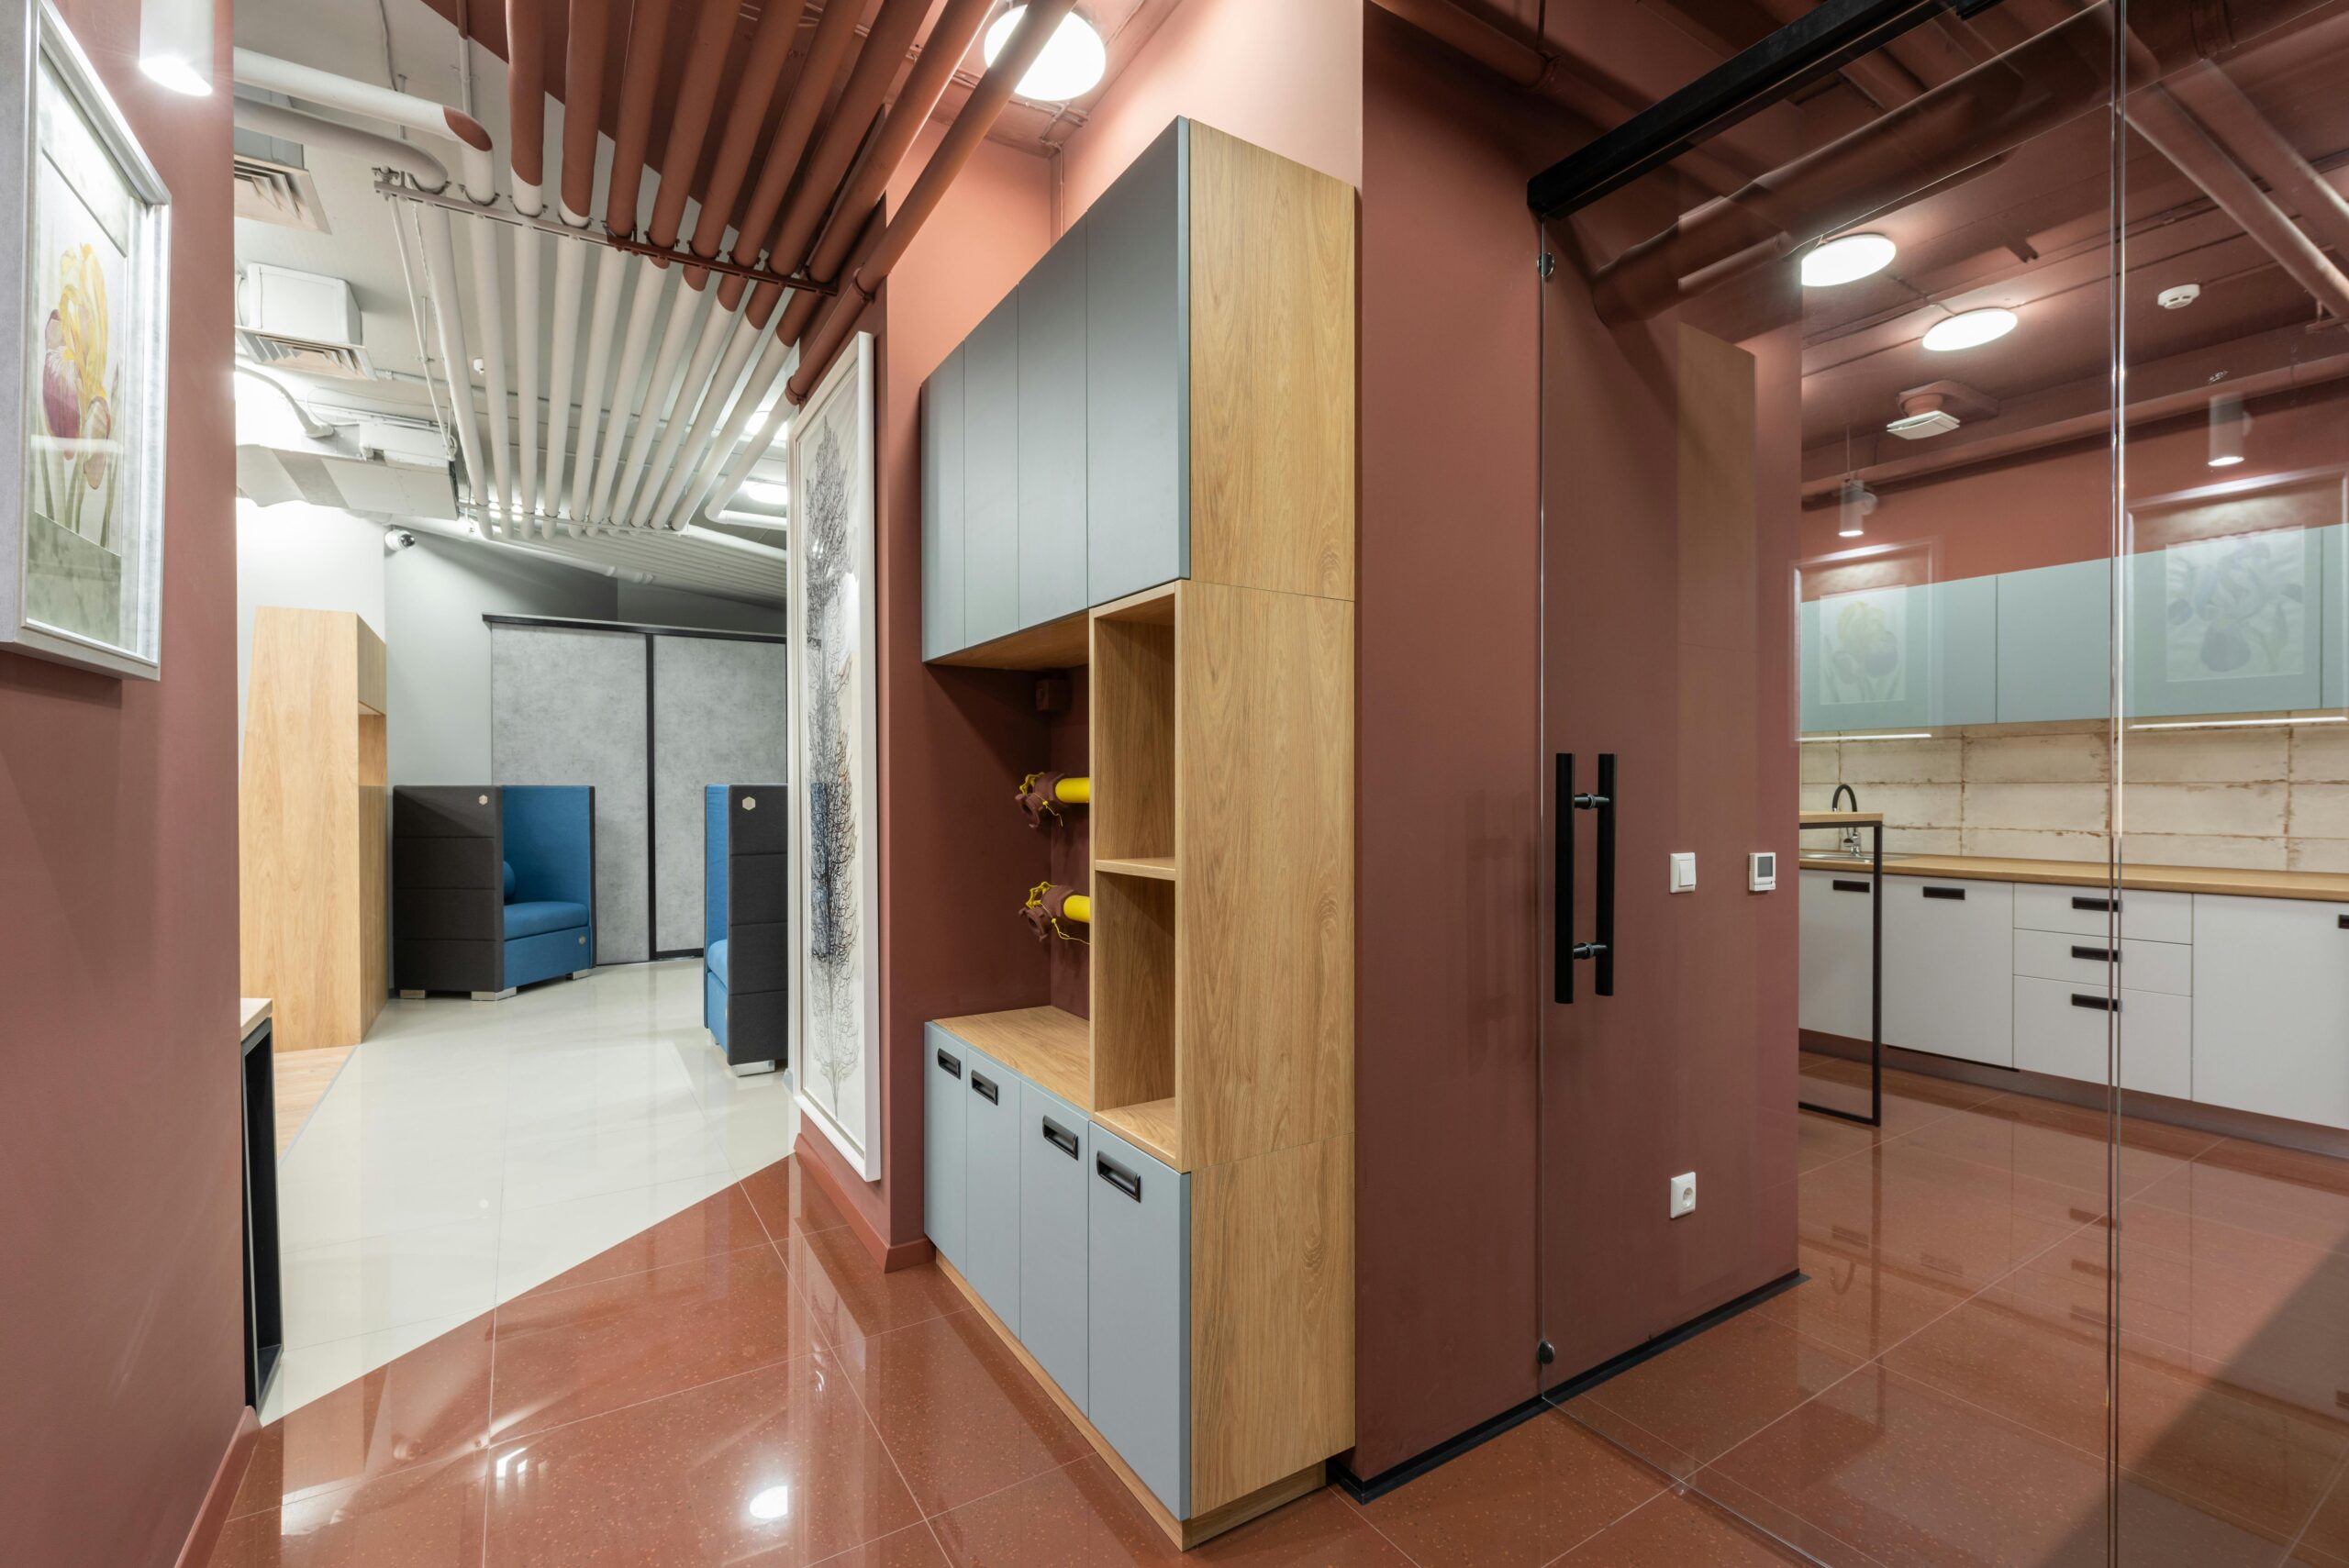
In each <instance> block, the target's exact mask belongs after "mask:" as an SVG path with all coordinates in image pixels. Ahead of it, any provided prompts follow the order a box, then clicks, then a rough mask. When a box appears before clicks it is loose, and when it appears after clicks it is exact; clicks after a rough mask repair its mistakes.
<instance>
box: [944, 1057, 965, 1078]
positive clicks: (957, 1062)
mask: <svg viewBox="0 0 2349 1568" xmlns="http://www.w3.org/2000/svg"><path fill="white" fill-rule="evenodd" d="M938 1064H939V1065H940V1066H941V1067H943V1068H945V1069H946V1075H947V1076H948V1077H950V1078H960V1077H961V1076H962V1075H963V1063H962V1060H961V1059H960V1058H959V1057H952V1056H949V1055H947V1054H946V1053H945V1052H944V1051H940V1052H939V1053H938Z"/></svg>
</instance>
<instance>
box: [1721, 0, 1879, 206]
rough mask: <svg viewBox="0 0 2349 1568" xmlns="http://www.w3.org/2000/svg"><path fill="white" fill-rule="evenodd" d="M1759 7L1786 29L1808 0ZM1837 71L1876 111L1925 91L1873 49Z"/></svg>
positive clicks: (1772, 0)
mask: <svg viewBox="0 0 2349 1568" xmlns="http://www.w3.org/2000/svg"><path fill="white" fill-rule="evenodd" d="M1762 8H1763V9H1764V10H1765V11H1767V12H1768V13H1769V14H1770V19H1771V20H1772V21H1774V22H1776V23H1777V24H1778V25H1779V26H1780V27H1785V26H1786V25H1787V24H1788V23H1790V22H1798V21H1800V20H1802V18H1803V17H1806V16H1808V15H1809V12H1810V0H1762ZM1840 72H1841V74H1842V78H1843V80H1844V81H1846V82H1849V83H1851V84H1852V85H1853V86H1854V88H1856V89H1858V91H1859V94H1860V95H1861V96H1862V97H1864V98H1865V99H1867V100H1868V101H1869V102H1870V103H1872V104H1874V105H1875V106H1876V107H1877V108H1879V109H1897V108H1898V107H1899V106H1901V105H1903V104H1905V103H1907V102H1908V101H1909V99H1911V98H1914V97H1916V96H1918V95H1920V94H1921V93H1923V92H1924V90H1925V88H1924V84H1923V83H1920V82H1919V81H1918V80H1917V79H1916V78H1915V77H1913V76H1911V75H1909V72H1907V71H1905V70H1903V69H1902V68H1901V66H1900V63H1899V62H1898V61H1896V60H1892V59H1888V58H1887V57H1886V56H1885V55H1884V54H1882V53H1880V52H1878V51H1877V50H1869V51H1868V52H1867V53H1865V54H1863V55H1860V56H1858V57H1857V58H1855V59H1853V60H1847V61H1844V62H1843V63H1842V67H1840ZM1740 183H1743V182H1740Z"/></svg>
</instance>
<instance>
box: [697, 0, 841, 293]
mask: <svg viewBox="0 0 2349 1568" xmlns="http://www.w3.org/2000/svg"><path fill="white" fill-rule="evenodd" d="M848 8H849V9H853V8H854V7H852V6H851V7H848ZM798 31H799V28H798V20H797V18H796V17H794V16H793V15H792V14H791V9H790V7H789V6H785V5H783V4H780V3H779V0H768V3H767V6H766V7H765V9H764V10H763V11H761V12H760V13H759V28H758V31H757V32H755V33H753V34H752V35H751V52H750V56H749V58H748V59H746V60H745V61H743V62H742V76H741V80H740V81H738V82H737V83H734V100H733V102H732V103H730V104H729V105H728V106H727V109H726V129H725V131H724V133H723V134H722V135H720V137H719V138H718V162H717V164H716V166H715V167H713V168H712V169H711V170H710V174H709V188H708V189H707V191H705V192H704V193H703V194H702V198H701V211H700V213H699V214H698V215H697V216H696V218H695V220H694V232H693V236H692V238H693V247H694V254H695V255H696V256H715V255H717V254H718V246H719V244H720V243H722V242H723V241H724V239H725V238H726V223H727V219H728V218H729V217H732V216H733V212H734V198H735V197H737V196H739V195H741V194H742V176H743V175H744V174H746V173H747V172H749V171H750V167H751V149H752V148H753V147H755V146H756V145H757V142H758V139H759V132H760V131H761V130H762V129H763V128H765V125H766V118H767V105H768V104H769V103H770V102H772V101H773V100H774V84H775V83H776V82H777V81H778V80H780V79H781V77H782V75H783V62H784V60H785V57H786V56H787V55H789V54H790V52H791V45H792V41H793V39H795V38H796V35H797V33H798ZM662 183H663V184H664V185H665V184H666V183H668V182H667V181H665V180H663V181H662Z"/></svg>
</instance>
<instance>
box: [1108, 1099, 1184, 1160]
mask: <svg viewBox="0 0 2349 1568" xmlns="http://www.w3.org/2000/svg"><path fill="white" fill-rule="evenodd" d="M1093 1119H1094V1120H1095V1121H1097V1122H1098V1123H1100V1124H1101V1125H1102V1126H1103V1127H1106V1128H1108V1129H1109V1130H1110V1131H1111V1132H1114V1133H1116V1134H1117V1135H1118V1136H1119V1137H1120V1138H1122V1139H1124V1140H1126V1141H1127V1142H1129V1143H1130V1144H1132V1145H1133V1146H1134V1147H1135V1148H1137V1149H1139V1150H1141V1151H1142V1152H1143V1153H1145V1154H1148V1155H1151V1156H1152V1157H1154V1158H1156V1159H1159V1160H1163V1161H1164V1162H1166V1163H1167V1164H1169V1165H1172V1166H1173V1167H1175V1169H1176V1170H1178V1171H1182V1170H1187V1169H1188V1168H1189V1167H1187V1166H1186V1165H1185V1164H1184V1163H1183V1112H1182V1108H1181V1107H1180V1106H1177V1105H1175V1100H1174V1097H1173V1096H1172V1095H1169V1096H1168V1097H1167V1098H1165V1099H1163V1100H1151V1101H1148V1102H1146V1103H1145V1104H1142V1105H1139V1106H1119V1107H1118V1108H1117V1109H1115V1110H1108V1111H1095V1112H1094V1113H1093Z"/></svg>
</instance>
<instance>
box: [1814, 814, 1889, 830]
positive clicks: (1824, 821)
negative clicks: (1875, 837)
mask: <svg viewBox="0 0 2349 1568" xmlns="http://www.w3.org/2000/svg"><path fill="white" fill-rule="evenodd" d="M1883 820H1884V813H1883V812H1881V811H1806V812H1804V813H1803V814H1802V817H1801V824H1802V826H1803V827H1805V828H1865V827H1866V826H1867V825H1868V824H1869V823H1871V822H1881V821H1883Z"/></svg>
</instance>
